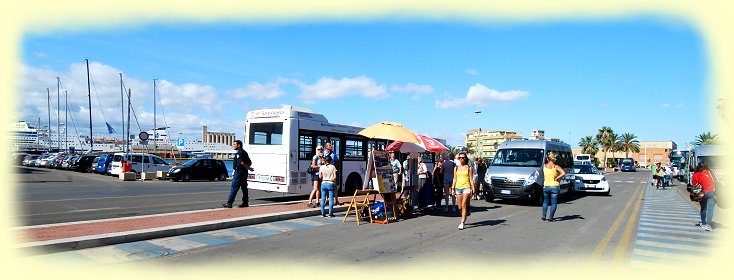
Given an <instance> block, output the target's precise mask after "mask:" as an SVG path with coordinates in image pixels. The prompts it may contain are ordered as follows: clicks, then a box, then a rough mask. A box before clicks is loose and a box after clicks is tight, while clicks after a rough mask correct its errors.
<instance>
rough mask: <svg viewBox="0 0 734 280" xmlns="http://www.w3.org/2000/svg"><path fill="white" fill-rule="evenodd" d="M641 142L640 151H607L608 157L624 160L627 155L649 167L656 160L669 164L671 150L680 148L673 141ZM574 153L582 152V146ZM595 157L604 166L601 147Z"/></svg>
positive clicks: (639, 163) (640, 164)
mask: <svg viewBox="0 0 734 280" xmlns="http://www.w3.org/2000/svg"><path fill="white" fill-rule="evenodd" d="M639 144H640V152H639V153H634V152H629V153H627V154H625V152H607V153H606V157H607V158H608V159H609V158H612V159H616V160H622V159H624V158H625V157H630V158H632V159H634V160H635V162H636V163H637V164H638V165H639V166H641V167H647V166H650V165H652V164H654V163H656V162H661V163H662V164H664V165H665V164H669V163H670V152H671V151H674V150H677V149H678V145H677V144H675V142H673V141H640V143H639ZM573 153H574V154H582V152H581V148H574V149H573ZM594 157H596V158H598V159H599V163H600V164H602V166H603V163H602V162H603V161H604V152H602V151H601V149H599V152H598V153H596V155H594Z"/></svg>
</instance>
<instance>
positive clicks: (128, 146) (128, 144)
mask: <svg viewBox="0 0 734 280" xmlns="http://www.w3.org/2000/svg"><path fill="white" fill-rule="evenodd" d="M131 95H132V90H131V89H127V133H128V134H130V107H131V106H132V104H131V103H130V96H131ZM126 139H127V140H125V143H127V152H128V153H130V137H129V136H127V137H126Z"/></svg>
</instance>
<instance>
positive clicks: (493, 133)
mask: <svg viewBox="0 0 734 280" xmlns="http://www.w3.org/2000/svg"><path fill="white" fill-rule="evenodd" d="M518 139H523V138H522V136H520V135H518V134H517V132H515V131H499V130H482V129H472V130H469V131H467V133H466V141H465V142H464V146H472V147H474V148H473V150H474V155H475V156H480V157H483V158H493V157H494V154H495V153H497V148H499V146H500V144H502V142H505V141H511V140H518Z"/></svg>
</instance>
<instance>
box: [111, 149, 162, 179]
mask: <svg viewBox="0 0 734 280" xmlns="http://www.w3.org/2000/svg"><path fill="white" fill-rule="evenodd" d="M127 156H128V157H129V158H127V159H126V161H127V162H129V163H130V166H131V168H130V171H132V172H135V173H140V172H156V171H168V170H169V169H171V165H170V164H168V163H167V162H166V161H165V160H163V159H162V158H160V157H159V156H156V155H152V154H144V153H130V154H128V155H127ZM125 157H126V155H125V153H115V155H114V156H113V157H112V162H110V174H111V175H113V176H118V175H119V174H120V173H122V160H123V159H124V158H125Z"/></svg>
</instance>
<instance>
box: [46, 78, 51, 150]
mask: <svg viewBox="0 0 734 280" xmlns="http://www.w3.org/2000/svg"><path fill="white" fill-rule="evenodd" d="M46 97H47V101H48V110H47V111H48V130H47V132H46V136H48V151H49V152H50V151H51V90H50V89H49V88H46Z"/></svg>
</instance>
